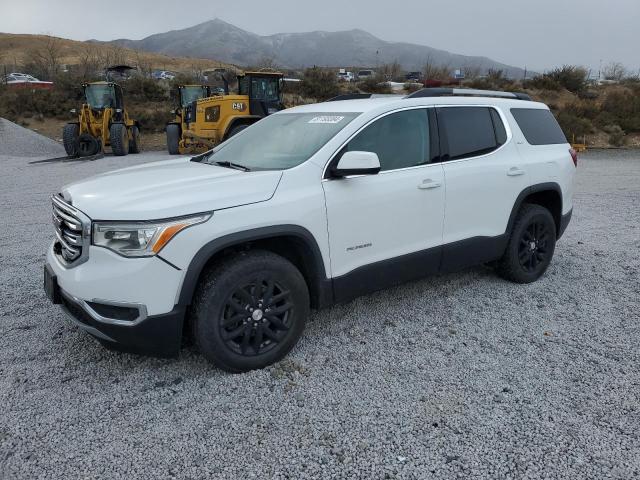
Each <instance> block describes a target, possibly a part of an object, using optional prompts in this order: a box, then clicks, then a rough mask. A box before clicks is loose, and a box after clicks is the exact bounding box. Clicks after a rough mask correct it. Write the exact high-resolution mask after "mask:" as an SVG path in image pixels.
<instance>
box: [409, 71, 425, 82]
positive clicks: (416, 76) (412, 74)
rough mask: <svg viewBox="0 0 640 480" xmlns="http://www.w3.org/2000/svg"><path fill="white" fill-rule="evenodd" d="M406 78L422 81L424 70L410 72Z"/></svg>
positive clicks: (410, 80)
mask: <svg viewBox="0 0 640 480" xmlns="http://www.w3.org/2000/svg"><path fill="white" fill-rule="evenodd" d="M405 78H406V79H407V81H408V82H420V81H422V72H409V73H407V75H406V76H405Z"/></svg>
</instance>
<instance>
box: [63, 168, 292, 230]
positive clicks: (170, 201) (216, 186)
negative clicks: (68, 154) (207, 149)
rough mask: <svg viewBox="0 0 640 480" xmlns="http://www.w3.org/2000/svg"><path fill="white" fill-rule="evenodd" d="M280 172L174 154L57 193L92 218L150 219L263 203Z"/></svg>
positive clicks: (277, 181) (270, 194) (72, 185)
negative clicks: (249, 169) (245, 169)
mask: <svg viewBox="0 0 640 480" xmlns="http://www.w3.org/2000/svg"><path fill="white" fill-rule="evenodd" d="M281 177H282V172H281V171H256V172H243V171H241V170H234V169H231V168H224V167H218V166H214V165H207V164H202V163H198V162H192V161H190V159H189V158H180V159H176V160H163V161H159V162H153V163H147V164H143V165H138V166H135V167H129V168H124V169H121V170H115V171H112V172H108V173H103V174H100V175H96V176H94V177H91V178H88V179H86V180H82V181H80V182H76V183H72V184H69V185H66V186H65V187H63V189H62V192H61V193H62V196H63V197H64V198H65V200H67V201H70V202H71V204H72V205H73V206H74V207H76V208H77V209H79V210H81V211H83V212H84V213H85V214H87V215H88V216H89V217H90V218H92V219H94V220H155V219H162V218H171V217H177V216H181V215H190V214H194V213H200V212H206V211H212V210H219V209H222V208H230V207H237V206H240V205H246V204H249V203H257V202H264V201H266V200H269V199H270V198H271V197H272V196H273V194H274V193H275V190H276V188H277V186H278V183H279V182H280V178H281Z"/></svg>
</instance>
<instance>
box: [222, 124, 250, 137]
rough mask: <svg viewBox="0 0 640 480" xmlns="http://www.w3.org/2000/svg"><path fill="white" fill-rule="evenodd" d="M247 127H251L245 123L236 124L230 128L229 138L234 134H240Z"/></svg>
mask: <svg viewBox="0 0 640 480" xmlns="http://www.w3.org/2000/svg"><path fill="white" fill-rule="evenodd" d="M247 127H249V125H246V124H244V125H236V126H235V127H233V128H232V129H231V130H229V132H228V133H227V139H229V138H231V137H233V136H234V135H237V134H239V133H240V132H241V131H243V130H244V129H245V128H247Z"/></svg>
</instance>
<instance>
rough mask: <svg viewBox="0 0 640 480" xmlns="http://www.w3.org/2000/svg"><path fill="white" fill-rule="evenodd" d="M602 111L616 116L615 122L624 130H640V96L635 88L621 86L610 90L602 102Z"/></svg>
mask: <svg viewBox="0 0 640 480" xmlns="http://www.w3.org/2000/svg"><path fill="white" fill-rule="evenodd" d="M602 111H603V112H605V113H607V114H609V115H610V116H611V117H613V118H615V120H616V121H615V123H616V124H617V125H620V127H621V128H622V129H623V130H626V131H627V132H638V131H640V96H638V92H636V91H635V90H634V89H629V88H621V89H615V90H613V91H610V92H608V93H607V95H606V97H605V99H604V102H603V103H602ZM611 123H613V122H611Z"/></svg>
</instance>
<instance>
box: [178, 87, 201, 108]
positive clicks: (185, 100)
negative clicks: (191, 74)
mask: <svg viewBox="0 0 640 480" xmlns="http://www.w3.org/2000/svg"><path fill="white" fill-rule="evenodd" d="M204 97H205V89H204V88H202V87H200V86H198V87H182V88H181V89H180V104H181V105H182V106H183V107H186V106H188V105H189V104H191V103H192V102H195V101H196V100H198V99H200V98H204Z"/></svg>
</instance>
